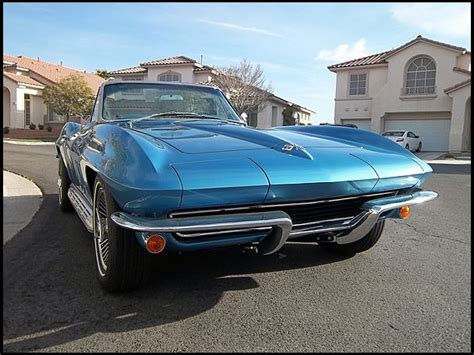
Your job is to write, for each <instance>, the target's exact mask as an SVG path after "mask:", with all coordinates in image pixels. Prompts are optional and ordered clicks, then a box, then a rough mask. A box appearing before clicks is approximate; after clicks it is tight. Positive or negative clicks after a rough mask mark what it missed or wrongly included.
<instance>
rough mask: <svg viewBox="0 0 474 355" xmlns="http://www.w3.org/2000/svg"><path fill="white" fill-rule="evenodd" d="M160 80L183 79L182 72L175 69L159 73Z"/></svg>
mask: <svg viewBox="0 0 474 355" xmlns="http://www.w3.org/2000/svg"><path fill="white" fill-rule="evenodd" d="M158 81H179V82H180V81H181V74H180V73H176V72H174V71H171V70H169V71H167V72H166V73H163V74H160V75H158Z"/></svg>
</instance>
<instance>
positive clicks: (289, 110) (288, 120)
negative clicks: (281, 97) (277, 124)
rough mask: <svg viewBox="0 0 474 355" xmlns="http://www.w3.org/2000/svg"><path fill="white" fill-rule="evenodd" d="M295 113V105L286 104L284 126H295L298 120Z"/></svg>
mask: <svg viewBox="0 0 474 355" xmlns="http://www.w3.org/2000/svg"><path fill="white" fill-rule="evenodd" d="M294 113H295V108H294V107H293V106H286V107H285V108H284V109H283V111H282V114H283V126H294V125H295V124H296V120H295V118H294V117H293V114H294Z"/></svg>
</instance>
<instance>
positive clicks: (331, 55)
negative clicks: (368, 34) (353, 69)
mask: <svg viewBox="0 0 474 355" xmlns="http://www.w3.org/2000/svg"><path fill="white" fill-rule="evenodd" d="M366 43H367V41H366V40H365V39H364V38H361V39H359V40H358V41H357V42H355V43H354V44H353V45H352V46H351V45H349V44H347V43H343V44H340V45H339V46H337V47H336V48H334V49H330V50H328V49H324V50H322V51H320V52H319V53H318V56H317V57H316V59H319V60H326V61H333V62H344V61H346V60H350V59H356V58H360V57H364V56H366V55H367V54H368V53H367V49H366V47H365V44H366Z"/></svg>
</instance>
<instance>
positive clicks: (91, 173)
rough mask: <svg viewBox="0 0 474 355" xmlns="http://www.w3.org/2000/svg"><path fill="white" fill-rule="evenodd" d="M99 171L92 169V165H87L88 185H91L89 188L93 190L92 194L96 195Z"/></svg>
mask: <svg viewBox="0 0 474 355" xmlns="http://www.w3.org/2000/svg"><path fill="white" fill-rule="evenodd" d="M96 176H97V173H96V172H95V171H94V170H92V169H91V168H90V167H88V166H86V178H87V185H88V186H89V190H90V192H91V196H94V181H95V177H96Z"/></svg>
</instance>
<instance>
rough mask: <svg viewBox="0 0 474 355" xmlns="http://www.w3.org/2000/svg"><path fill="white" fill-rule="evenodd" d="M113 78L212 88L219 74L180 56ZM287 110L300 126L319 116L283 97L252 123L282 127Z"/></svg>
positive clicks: (273, 97) (258, 113) (272, 98)
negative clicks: (312, 115) (210, 85)
mask: <svg viewBox="0 0 474 355" xmlns="http://www.w3.org/2000/svg"><path fill="white" fill-rule="evenodd" d="M110 74H111V75H112V76H113V77H114V79H122V80H150V81H167V82H182V83H192V84H196V83H199V84H207V85H209V84H212V75H213V74H216V72H215V69H214V68H212V67H211V66H208V65H203V64H201V63H198V62H197V61H196V60H194V59H192V58H189V57H185V56H176V57H170V58H165V59H158V60H153V61H148V62H145V63H141V64H140V65H139V66H136V67H131V68H125V69H118V70H113V71H111V72H110ZM287 106H293V107H294V108H295V111H296V112H297V114H298V116H299V123H300V124H308V123H310V117H311V114H312V113H315V112H314V111H312V110H309V109H307V108H305V107H302V106H300V105H297V104H294V103H292V102H290V101H288V100H285V99H283V98H281V97H278V96H276V95H271V96H270V99H269V100H268V101H267V102H266V104H265V105H263V107H262V108H261V110H259V111H255V112H247V115H248V118H247V120H248V123H249V125H251V126H253V127H258V128H268V127H273V126H282V125H283V114H282V112H283V110H284V109H285V107H287Z"/></svg>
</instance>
